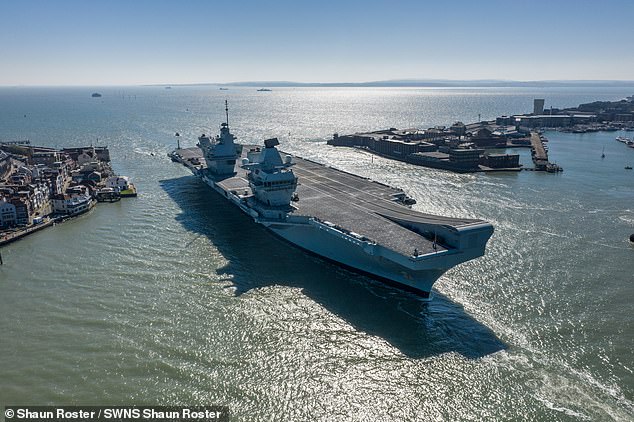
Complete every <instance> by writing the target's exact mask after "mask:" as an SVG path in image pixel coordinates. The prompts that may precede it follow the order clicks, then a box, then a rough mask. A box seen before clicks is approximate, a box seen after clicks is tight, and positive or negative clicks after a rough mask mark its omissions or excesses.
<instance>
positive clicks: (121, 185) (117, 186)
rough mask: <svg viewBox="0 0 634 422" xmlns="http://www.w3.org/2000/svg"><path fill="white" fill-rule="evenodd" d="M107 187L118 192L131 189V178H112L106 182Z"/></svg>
mask: <svg viewBox="0 0 634 422" xmlns="http://www.w3.org/2000/svg"><path fill="white" fill-rule="evenodd" d="M106 187H109V188H112V189H114V190H116V191H117V192H120V191H122V190H126V189H129V188H130V178H128V177H127V176H112V177H109V178H108V180H107V181H106Z"/></svg>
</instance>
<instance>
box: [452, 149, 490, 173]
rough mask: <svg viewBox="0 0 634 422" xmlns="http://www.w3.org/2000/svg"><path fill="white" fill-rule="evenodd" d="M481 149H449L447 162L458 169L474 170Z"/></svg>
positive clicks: (478, 161) (476, 166) (478, 160)
mask: <svg viewBox="0 0 634 422" xmlns="http://www.w3.org/2000/svg"><path fill="white" fill-rule="evenodd" d="M483 152H484V150H482V149H450V150H449V162H450V163H451V164H452V166H453V167H456V168H460V169H476V168H478V164H480V155H482V153H483Z"/></svg>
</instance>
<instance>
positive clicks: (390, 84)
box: [0, 79, 634, 88]
mask: <svg viewBox="0 0 634 422" xmlns="http://www.w3.org/2000/svg"><path fill="white" fill-rule="evenodd" d="M135 86H137V87H138V86H146V87H153V86H155V87H168V86H169V87H189V86H214V87H246V88H592V87H597V88H606V87H632V88H634V80H631V81H628V80H543V81H514V80H497V79H476V80H449V79H420V80H418V79H399V80H385V81H370V82H293V81H243V82H199V83H181V84H179V83H167V82H166V83H155V84H129V85H120V84H105V85H98V84H91V85H47V84H42V85H3V84H0V88H38V87H39V88H44V87H46V88H71V87H91V88H100V87H135Z"/></svg>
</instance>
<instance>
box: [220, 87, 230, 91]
mask: <svg viewBox="0 0 634 422" xmlns="http://www.w3.org/2000/svg"><path fill="white" fill-rule="evenodd" d="M218 89H219V90H221V91H229V88H218Z"/></svg>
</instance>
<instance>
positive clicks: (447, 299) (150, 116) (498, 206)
mask: <svg viewBox="0 0 634 422" xmlns="http://www.w3.org/2000/svg"><path fill="white" fill-rule="evenodd" d="M95 91H98V92H100V93H102V94H103V97H102V98H91V95H90V94H91V93H92V92H95ZM632 94H634V92H631V88H549V89H536V88H531V89H524V88H491V89H483V88H477V89H466V88H458V89H425V88H398V89H394V88H279V89H277V88H273V91H272V92H257V91H256V89H255V88H231V89H230V90H228V91H220V90H218V88H217V87H177V86H175V87H173V88H172V89H169V90H167V89H164V88H163V87H124V88H113V87H108V88H0V141H11V140H23V139H29V140H31V142H32V143H33V144H35V145H45V146H57V147H63V146H80V145H90V144H91V143H92V144H95V145H97V144H98V145H108V146H109V148H110V152H111V157H112V161H113V166H114V168H115V170H116V171H117V172H118V173H120V174H123V175H128V176H131V177H132V178H133V180H134V181H135V183H136V185H137V187H138V189H139V191H140V195H139V197H138V198H136V199H127V200H122V201H121V202H119V203H115V204H99V205H98V206H97V207H96V208H95V209H94V210H93V211H91V212H90V213H88V214H86V215H83V216H81V217H79V218H77V219H75V220H73V221H70V222H67V223H64V224H60V225H57V226H56V227H53V228H50V229H47V230H44V231H42V232H39V233H38V234H35V235H33V236H31V237H28V238H26V239H24V240H22V241H19V242H16V243H14V244H11V245H8V246H6V247H4V248H2V251H1V252H2V257H3V259H4V265H3V266H0V406H3V405H11V404H30V405H36V404H87V405H96V404H121V405H123V404H126V405H127V404H138V405H141V404H143V405H152V404H173V405H178V404H182V405H192V404H199V405H208V404H222V405H228V406H229V407H230V409H231V412H232V414H233V415H234V417H235V420H293V421H300V420H324V421H330V420H350V421H367V420H412V421H420V420H536V421H553V420H557V421H559V420H561V421H565V420H591V421H597V420H622V421H625V420H632V419H633V418H634V353H633V350H634V325H633V324H632V321H633V315H634V302H633V298H634V247H632V245H631V244H630V243H629V241H628V237H629V235H630V234H632V233H634V173H633V172H632V171H629V172H628V171H626V170H624V166H625V165H628V164H629V165H634V149H631V148H627V147H625V146H624V145H623V144H621V143H618V142H616V141H615V140H614V138H615V136H617V135H619V134H623V135H626V136H631V135H632V133H631V132H630V133H619V132H616V133H614V132H611V133H595V134H562V133H556V132H549V133H547V134H546V135H547V137H548V138H549V139H550V142H549V149H550V155H551V158H552V160H553V161H555V162H557V163H558V164H560V165H561V166H562V167H563V168H564V169H565V171H564V172H563V173H562V174H556V175H554V174H544V173H537V172H521V173H509V174H490V175H485V174H453V173H448V172H443V171H438V170H433V169H427V168H422V167H415V166H412V165H408V164H404V163H400V162H395V161H391V160H388V159H384V158H379V157H374V159H372V158H371V156H370V155H369V154H367V153H364V152H362V151H358V150H353V149H345V148H343V149H342V148H338V149H335V148H333V147H329V146H327V145H326V143H325V138H326V137H328V136H330V135H331V134H332V133H333V132H339V133H350V132H354V131H360V130H368V129H380V128H386V127H397V128H406V127H419V128H426V127H429V126H433V125H445V124H451V123H453V122H454V121H456V120H461V121H463V122H465V123H469V122H473V121H476V120H477V118H478V115H479V114H480V115H481V116H482V118H483V119H490V118H494V117H495V116H498V115H501V114H510V113H520V112H528V111H530V110H531V109H532V99H533V98H545V99H546V107H549V106H551V105H552V106H554V107H564V106H575V105H577V104H579V103H582V102H588V101H593V100H618V99H620V98H623V97H625V96H626V95H632ZM225 98H226V99H228V101H229V107H230V115H229V120H230V126H231V128H232V132H233V133H234V134H235V135H237V137H238V139H239V141H240V142H244V143H247V142H248V143H254V142H257V143H259V142H261V141H262V140H263V139H264V138H266V137H273V136H276V137H278V138H280V140H281V143H282V147H283V149H284V150H286V151H288V152H291V153H295V154H298V155H301V156H304V157H307V158H311V159H314V160H317V161H320V162H323V163H326V164H328V165H331V166H334V167H337V168H340V169H343V170H347V171H350V172H353V173H357V174H360V175H362V176H367V177H370V178H372V179H375V180H378V181H381V182H384V183H388V184H390V185H394V186H398V187H401V188H403V189H404V190H405V191H406V192H407V193H408V194H409V195H410V196H413V197H414V198H415V199H416V200H417V201H418V203H417V204H416V205H415V206H414V208H415V209H417V210H420V211H424V212H429V213H437V214H443V215H451V216H456V217H474V218H482V219H485V220H488V221H490V222H492V223H493V225H494V226H495V229H496V231H495V234H494V235H493V237H492V239H491V240H490V242H489V245H488V248H487V253H486V255H485V256H484V257H483V258H480V259H477V260H475V261H471V262H469V263H466V264H463V265H461V266H458V267H456V268H454V269H452V270H451V271H449V272H448V273H446V274H445V275H444V276H443V277H442V278H441V279H440V280H439V281H438V282H437V283H436V285H435V297H434V299H433V301H432V302H431V303H423V302H421V301H420V300H419V299H417V298H416V297H414V296H411V295H409V294H405V293H401V292H400V291H398V290H395V289H392V288H389V287H385V286H383V285H381V284H380V283H377V282H374V281H371V280H369V279H367V278H365V277H362V276H359V275H355V274H352V273H349V272H347V271H345V270H342V269H339V268H337V267H335V266H333V265H331V264H328V263H324V262H322V261H321V260H319V259H317V258H313V257H309V256H306V255H304V254H303V253H301V252H300V251H298V250H296V249H294V248H293V247H291V246H288V245H287V244H285V243H282V242H281V241H279V240H277V239H276V238H274V237H273V236H271V235H270V234H269V233H268V232H266V231H265V230H264V229H263V228H261V227H260V226H257V225H255V224H254V223H253V222H252V221H251V220H250V219H249V218H247V217H246V216H244V215H242V214H240V213H238V211H237V209H234V208H233V207H231V206H229V205H228V204H227V203H226V202H224V201H223V199H221V198H220V197H219V196H217V195H216V194H214V193H212V191H211V190H210V189H208V188H207V187H206V185H204V184H203V183H202V182H200V181H199V180H197V179H196V178H194V177H193V176H191V175H190V174H189V173H188V172H187V171H186V170H185V169H184V168H183V167H181V166H180V165H178V164H175V163H172V162H171V161H170V160H169V159H168V158H167V156H166V153H167V152H168V151H170V150H171V149H173V148H174V147H175V144H176V140H175V137H174V134H175V132H179V133H180V134H181V137H180V139H181V143H182V144H183V145H184V146H193V145H195V143H196V141H197V137H198V136H199V135H200V134H201V133H212V134H215V133H217V130H218V125H219V123H221V122H222V121H223V119H224V100H225ZM603 148H605V154H606V157H605V159H603V160H602V159H601V157H600V156H601V152H602V150H603ZM521 154H522V161H523V163H524V164H525V165H527V166H530V164H531V163H530V153H529V152H528V151H527V150H522V151H521ZM300 183H301V180H300Z"/></svg>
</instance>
